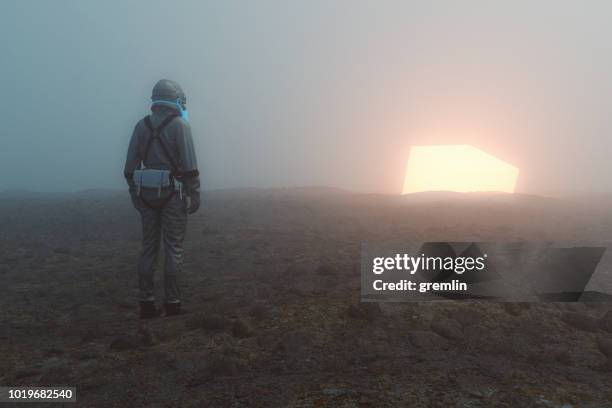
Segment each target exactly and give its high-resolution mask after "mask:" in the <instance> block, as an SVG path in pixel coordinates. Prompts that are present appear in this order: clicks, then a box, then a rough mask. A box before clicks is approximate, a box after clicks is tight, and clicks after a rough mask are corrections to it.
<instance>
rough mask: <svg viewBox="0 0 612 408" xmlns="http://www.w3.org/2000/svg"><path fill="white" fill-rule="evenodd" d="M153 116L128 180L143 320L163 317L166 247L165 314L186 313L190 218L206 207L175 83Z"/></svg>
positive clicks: (144, 124)
mask: <svg viewBox="0 0 612 408" xmlns="http://www.w3.org/2000/svg"><path fill="white" fill-rule="evenodd" d="M151 100H152V105H151V115H149V116H147V117H145V118H144V119H142V120H140V121H139V122H138V123H137V124H136V126H135V128H134V131H133V133H132V138H131V140H130V144H129V148H128V152H127V159H126V161H125V168H124V176H125V178H126V181H127V183H128V186H129V192H130V196H131V199H132V203H133V205H134V207H135V208H136V209H137V210H138V211H139V212H140V216H141V221H142V252H141V254H140V258H139V260H138V278H139V290H140V299H139V301H140V302H139V303H140V317H141V318H151V317H155V316H158V315H159V314H160V312H161V310H159V309H157V307H156V306H155V297H154V296H155V295H154V283H153V282H154V280H153V277H154V273H155V267H156V264H157V258H158V254H159V249H160V243H162V242H163V247H164V254H165V262H164V293H165V298H164V308H163V309H164V311H165V314H166V315H176V314H180V313H181V296H180V288H179V276H180V275H181V269H182V265H183V240H184V238H185V230H186V226H187V214H193V213H195V212H196V211H197V210H198V208H199V206H200V180H199V172H198V167H197V161H196V155H195V151H194V146H193V139H192V136H191V127H190V125H189V122H188V120H187V115H186V114H187V110H186V97H185V94H184V92H183V90H182V89H181V87H180V86H179V85H178V84H177V83H176V82H174V81H170V80H167V79H162V80H160V81H159V82H158V83H157V84H156V85H155V87H154V88H153V92H152V97H151Z"/></svg>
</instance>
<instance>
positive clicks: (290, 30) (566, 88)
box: [0, 0, 612, 193]
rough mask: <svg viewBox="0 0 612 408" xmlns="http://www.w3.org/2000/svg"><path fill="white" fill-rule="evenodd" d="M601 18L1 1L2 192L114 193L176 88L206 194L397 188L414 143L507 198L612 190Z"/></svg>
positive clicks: (460, 6) (599, 9)
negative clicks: (478, 162) (498, 168)
mask: <svg viewBox="0 0 612 408" xmlns="http://www.w3.org/2000/svg"><path fill="white" fill-rule="evenodd" d="M611 18H612V3H609V2H604V1H601V2H595V1H592V2H589V3H588V7H587V6H586V5H585V4H584V3H581V2H575V1H567V2H561V1H539V2H528V1H524V2H517V1H512V2H510V1H508V2H505V3H503V4H502V3H501V2H491V1H472V2H455V1H444V2H440V1H433V2H429V1H428V2H425V1H423V2H406V1H355V0H350V1H349V0H346V1H340V0H338V1H328V0H320V1H284V0H278V1H268V0H257V1H250V2H247V1H215V2H210V1H209V2H203V1H195V0H194V1H173V2H169V1H128V2H120V1H104V2H102V1H98V2H83V1H76V0H75V1H59V0H58V1H53V2H45V1H24V0H4V1H3V2H2V12H1V14H0V49H1V50H2V57H1V59H0V61H1V62H0V81H1V83H0V89H2V92H3V95H2V97H1V98H0V112H1V113H0V114H1V119H2V123H1V130H0V138H1V140H0V142H1V145H0V170H1V172H2V177H1V178H0V190H3V189H29V190H36V191H73V190H81V189H89V188H112V189H116V188H125V182H124V180H123V178H122V177H123V176H122V171H123V161H124V160H125V153H126V149H127V144H128V142H129V137H130V135H131V131H132V129H133V126H134V124H135V123H136V122H137V121H138V120H139V119H140V118H142V117H143V116H144V115H146V114H147V113H148V111H149V101H150V99H149V98H150V91H151V88H152V86H153V85H154V83H155V82H156V81H157V80H158V79H160V78H170V79H174V80H176V81H178V82H179V83H180V84H181V85H182V86H183V88H184V89H185V92H186V94H187V99H188V108H189V113H190V121H191V125H192V129H193V135H194V138H195V145H196V149H197V154H198V160H199V167H200V171H201V173H202V182H203V186H204V188H205V189H219V188H233V187H276V186H302V185H325V186H332V187H340V188H346V189H352V190H357V191H365V192H386V193H399V192H400V191H401V188H402V184H403V177H404V168H405V164H406V159H407V156H408V151H409V148H410V146H411V145H422V144H471V145H474V146H476V147H479V148H481V149H483V150H485V151H487V152H489V153H491V154H494V155H496V156H497V157H499V158H502V159H503V160H505V161H507V162H509V163H511V164H512V165H514V166H517V167H519V168H520V171H521V173H520V176H519V186H518V189H519V190H520V191H523V192H530V193H543V192H545V191H552V190H591V191H612V177H610V175H611V173H612V172H611V170H612V165H611V164H610V163H611V160H610V158H609V157H608V156H609V154H610V152H612V138H610V134H611V128H612V121H611V119H610V117H611V115H610V101H611V100H612V75H611V72H612V49H611V48H612V45H611V44H612V43H611V42H610V36H611V35H612V29H611V28H610V24H609V22H610V20H611Z"/></svg>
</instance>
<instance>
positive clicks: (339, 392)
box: [323, 388, 346, 397]
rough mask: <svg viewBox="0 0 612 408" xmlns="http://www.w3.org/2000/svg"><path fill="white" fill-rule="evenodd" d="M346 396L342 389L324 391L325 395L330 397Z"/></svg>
mask: <svg viewBox="0 0 612 408" xmlns="http://www.w3.org/2000/svg"><path fill="white" fill-rule="evenodd" d="M345 394H346V390H343V389H340V388H326V389H324V390H323V395H326V396H328V397H339V396H341V395H345Z"/></svg>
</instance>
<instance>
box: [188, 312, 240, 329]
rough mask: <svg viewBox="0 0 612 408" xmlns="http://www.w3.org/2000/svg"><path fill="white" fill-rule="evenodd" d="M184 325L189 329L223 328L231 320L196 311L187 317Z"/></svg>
mask: <svg viewBox="0 0 612 408" xmlns="http://www.w3.org/2000/svg"><path fill="white" fill-rule="evenodd" d="M185 325H186V326H187V327H188V328H190V329H206V330H225V329H226V328H228V327H229V326H230V325H231V322H230V321H229V320H228V319H226V318H225V317H223V316H220V315H217V314H204V313H198V314H196V315H194V316H192V317H191V318H189V319H188V320H187V321H186V322H185Z"/></svg>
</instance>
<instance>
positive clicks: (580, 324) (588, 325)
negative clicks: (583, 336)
mask: <svg viewBox="0 0 612 408" xmlns="http://www.w3.org/2000/svg"><path fill="white" fill-rule="evenodd" d="M561 320H563V322H564V323H565V324H567V325H569V326H572V327H574V328H576V329H578V330H583V331H588V332H594V331H596V330H597V321H596V320H595V319H594V318H592V317H591V316H589V315H586V314H583V313H577V312H567V313H564V314H563V315H562V316H561Z"/></svg>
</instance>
